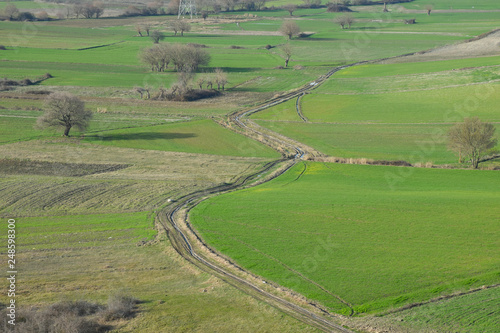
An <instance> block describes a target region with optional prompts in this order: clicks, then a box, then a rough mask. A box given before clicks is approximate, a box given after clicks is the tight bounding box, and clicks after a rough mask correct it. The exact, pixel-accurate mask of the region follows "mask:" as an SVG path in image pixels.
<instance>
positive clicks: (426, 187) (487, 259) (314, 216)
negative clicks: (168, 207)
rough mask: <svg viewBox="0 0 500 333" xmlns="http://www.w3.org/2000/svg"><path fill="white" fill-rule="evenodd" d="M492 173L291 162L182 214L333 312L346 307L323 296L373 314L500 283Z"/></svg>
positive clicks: (234, 254)
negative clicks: (264, 179) (268, 177)
mask: <svg viewBox="0 0 500 333" xmlns="http://www.w3.org/2000/svg"><path fill="white" fill-rule="evenodd" d="M395 179H398V180H399V181H397V182H395V181H394V180H395ZM494 179H496V174H495V172H480V173H479V172H473V171H461V170H451V171H450V170H429V169H401V168H395V167H371V166H356V165H339V164H320V163H310V162H308V163H299V164H298V165H297V166H295V167H294V168H293V169H292V170H290V171H289V172H287V173H286V174H285V175H282V176H280V177H279V178H277V179H275V180H273V181H272V182H270V183H266V184H264V185H261V186H258V187H256V188H252V189H248V190H243V191H239V192H236V193H230V194H225V195H221V196H218V197H216V198H212V199H210V200H207V201H205V202H203V203H202V204H200V205H199V206H197V207H196V208H195V209H194V211H193V213H192V221H193V223H194V225H195V227H196V228H197V229H198V230H199V231H200V232H201V234H202V235H203V238H204V239H206V240H207V241H208V242H209V244H210V245H212V246H214V247H215V248H217V249H218V250H219V251H221V252H222V253H224V254H225V255H228V256H229V257H231V258H233V259H234V260H235V261H236V262H238V264H240V265H243V266H244V267H246V268H248V269H250V270H252V271H253V272H255V273H257V274H259V275H262V276H264V277H265V278H268V279H271V280H273V281H276V282H278V283H280V284H282V285H284V286H286V287H289V288H293V289H295V290H297V291H298V292H301V293H303V294H305V295H306V296H307V297H309V298H312V299H315V300H319V301H321V302H322V303H324V304H326V305H327V306H329V307H330V308H331V309H333V310H334V311H337V312H341V313H348V310H347V309H346V306H345V305H343V304H341V303H339V301H338V300H337V299H336V298H335V297H333V296H332V294H334V295H337V296H339V297H340V298H342V299H344V300H345V301H347V302H349V303H350V304H352V305H353V307H354V309H355V310H356V311H357V312H361V313H363V312H372V313H373V312H377V311H380V310H384V309H388V308H391V307H395V306H396V307H397V306H401V305H404V304H407V303H410V302H414V301H419V300H424V299H427V298H430V297H434V296H438V295H440V294H443V293H444V294H446V293H449V292H452V291H455V290H464V289H465V290H467V289H468V288H469V287H472V286H478V285H482V284H490V283H498V281H499V280H498V279H499V274H500V272H499V271H498V269H497V267H498V259H497V258H498V248H497V246H496V244H497V243H498V242H497V238H498V235H497V231H496V229H495V224H494V222H493V221H495V217H494V216H495V214H496V211H497V209H496V203H495V201H496V199H495V198H496V197H497V196H498V188H497V186H496V185H495V183H496V182H495V180H494ZM464 216H467V218H464ZM311 281H313V282H314V283H315V284H317V285H319V286H322V287H323V288H324V289H325V290H328V291H329V292H331V293H332V294H329V293H327V292H325V291H324V290H323V289H320V288H318V287H317V285H314V284H313V283H311Z"/></svg>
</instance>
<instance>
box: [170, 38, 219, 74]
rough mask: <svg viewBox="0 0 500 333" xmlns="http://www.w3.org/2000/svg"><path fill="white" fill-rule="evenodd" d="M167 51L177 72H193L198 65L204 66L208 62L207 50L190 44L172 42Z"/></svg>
mask: <svg viewBox="0 0 500 333" xmlns="http://www.w3.org/2000/svg"><path fill="white" fill-rule="evenodd" d="M169 52H170V55H171V60H172V63H173V64H174V66H175V69H176V70H177V71H178V72H194V71H196V70H197V69H198V67H199V66H206V65H208V63H209V62H210V55H209V54H208V52H207V51H205V50H204V49H202V48H198V47H194V46H192V45H184V44H174V45H172V46H171V49H170V51H169Z"/></svg>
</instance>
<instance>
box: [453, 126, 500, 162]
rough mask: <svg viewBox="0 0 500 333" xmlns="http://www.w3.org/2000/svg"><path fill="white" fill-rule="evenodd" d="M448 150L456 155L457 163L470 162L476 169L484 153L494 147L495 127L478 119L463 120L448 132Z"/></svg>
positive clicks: (495, 141)
mask: <svg viewBox="0 0 500 333" xmlns="http://www.w3.org/2000/svg"><path fill="white" fill-rule="evenodd" d="M448 138H449V148H450V149H451V150H452V151H454V152H455V153H457V154H458V156H459V157H458V159H459V162H460V163H462V162H463V161H467V160H468V161H470V162H471V164H472V167H473V168H474V169H477V168H478V166H479V162H480V161H481V158H482V157H483V156H484V155H485V153H486V152H487V151H488V150H489V149H491V148H493V147H495V145H496V144H497V139H496V138H495V126H494V125H493V124H490V123H486V122H482V121H481V120H480V119H479V118H478V117H473V118H465V119H464V122H463V123H458V124H456V125H455V126H453V127H452V128H451V129H450V131H449V132H448Z"/></svg>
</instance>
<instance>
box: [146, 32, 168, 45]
mask: <svg viewBox="0 0 500 333" xmlns="http://www.w3.org/2000/svg"><path fill="white" fill-rule="evenodd" d="M149 38H151V40H152V41H153V43H154V44H158V43H159V42H160V41H161V40H163V39H164V38H165V36H164V35H163V33H162V32H161V31H160V30H153V31H151V33H150V34H149Z"/></svg>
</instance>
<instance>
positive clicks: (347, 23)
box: [333, 14, 354, 29]
mask: <svg viewBox="0 0 500 333" xmlns="http://www.w3.org/2000/svg"><path fill="white" fill-rule="evenodd" d="M333 22H334V23H336V24H338V25H340V27H341V28H342V29H346V28H347V29H349V28H350V27H351V25H352V24H353V23H354V18H353V17H352V15H349V14H345V15H341V16H337V17H336V18H334V19H333Z"/></svg>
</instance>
